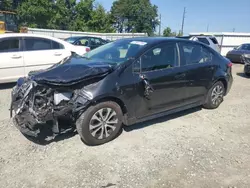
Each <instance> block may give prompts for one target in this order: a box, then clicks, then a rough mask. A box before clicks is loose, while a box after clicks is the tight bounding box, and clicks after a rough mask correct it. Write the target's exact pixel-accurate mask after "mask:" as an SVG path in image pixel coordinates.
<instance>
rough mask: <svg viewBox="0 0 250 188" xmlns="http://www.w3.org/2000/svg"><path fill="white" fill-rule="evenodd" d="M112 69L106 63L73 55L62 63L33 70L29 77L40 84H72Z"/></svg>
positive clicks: (102, 75) (106, 72) (98, 75)
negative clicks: (40, 69) (44, 68)
mask: <svg viewBox="0 0 250 188" xmlns="http://www.w3.org/2000/svg"><path fill="white" fill-rule="evenodd" d="M112 70H113V67H112V66H111V65H109V64H107V63H104V62H101V61H94V60H88V59H86V58H82V57H77V56H73V57H71V58H70V59H68V60H67V61H66V62H64V63H62V64H58V65H54V66H52V67H51V68H48V69H46V70H42V71H37V72H33V73H32V74H30V77H31V79H32V80H34V81H35V82H37V83H41V84H44V83H45V84H52V85H73V84H77V83H79V82H82V81H88V80H90V79H95V78H99V77H104V76H106V75H107V74H109V73H110V72H112Z"/></svg>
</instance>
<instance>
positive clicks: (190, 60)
mask: <svg viewBox="0 0 250 188" xmlns="http://www.w3.org/2000/svg"><path fill="white" fill-rule="evenodd" d="M181 47H182V50H183V53H184V58H185V60H186V63H185V65H192V64H199V63H209V62H212V61H213V53H212V52H210V51H209V50H208V49H207V48H205V47H203V46H201V45H199V44H193V43H185V44H182V45H181Z"/></svg>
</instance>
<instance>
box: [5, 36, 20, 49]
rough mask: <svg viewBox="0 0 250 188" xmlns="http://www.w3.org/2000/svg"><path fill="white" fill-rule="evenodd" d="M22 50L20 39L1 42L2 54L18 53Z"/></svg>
mask: <svg viewBox="0 0 250 188" xmlns="http://www.w3.org/2000/svg"><path fill="white" fill-rule="evenodd" d="M19 49H20V43H19V39H17V38H9V39H4V40H2V41H0V53H1V52H17V51H19Z"/></svg>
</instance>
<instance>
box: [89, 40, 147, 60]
mask: <svg viewBox="0 0 250 188" xmlns="http://www.w3.org/2000/svg"><path fill="white" fill-rule="evenodd" d="M146 46H147V42H145V41H141V40H140V41H139V40H119V41H115V42H111V43H108V44H105V45H103V46H101V47H98V48H96V49H94V50H92V51H90V52H88V53H86V54H85V55H84V57H85V58H87V59H91V60H101V61H105V62H107V63H109V64H121V63H124V62H125V61H127V60H129V59H131V58H134V57H135V56H136V55H137V54H138V52H139V51H141V50H142V49H143V48H145V47H146Z"/></svg>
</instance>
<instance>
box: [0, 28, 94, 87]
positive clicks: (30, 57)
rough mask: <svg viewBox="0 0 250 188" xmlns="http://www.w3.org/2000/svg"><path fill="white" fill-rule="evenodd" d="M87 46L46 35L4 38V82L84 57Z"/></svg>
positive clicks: (0, 41) (0, 70) (0, 69)
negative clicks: (74, 54)
mask: <svg viewBox="0 0 250 188" xmlns="http://www.w3.org/2000/svg"><path fill="white" fill-rule="evenodd" d="M88 51H90V48H89V47H86V46H74V45H72V44H70V43H68V42H66V41H63V40H61V39H57V38H54V37H50V36H45V35H35V34H27V33H11V34H2V35H0V83H8V82H13V81H16V80H17V79H18V78H19V77H23V76H27V75H28V73H29V72H30V71H36V70H40V69H46V68H48V67H50V66H52V65H53V64H55V63H59V62H60V61H62V60H63V59H65V58H67V57H69V56H71V54H72V52H74V53H77V54H78V55H84V54H85V53H87V52H88Z"/></svg>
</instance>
